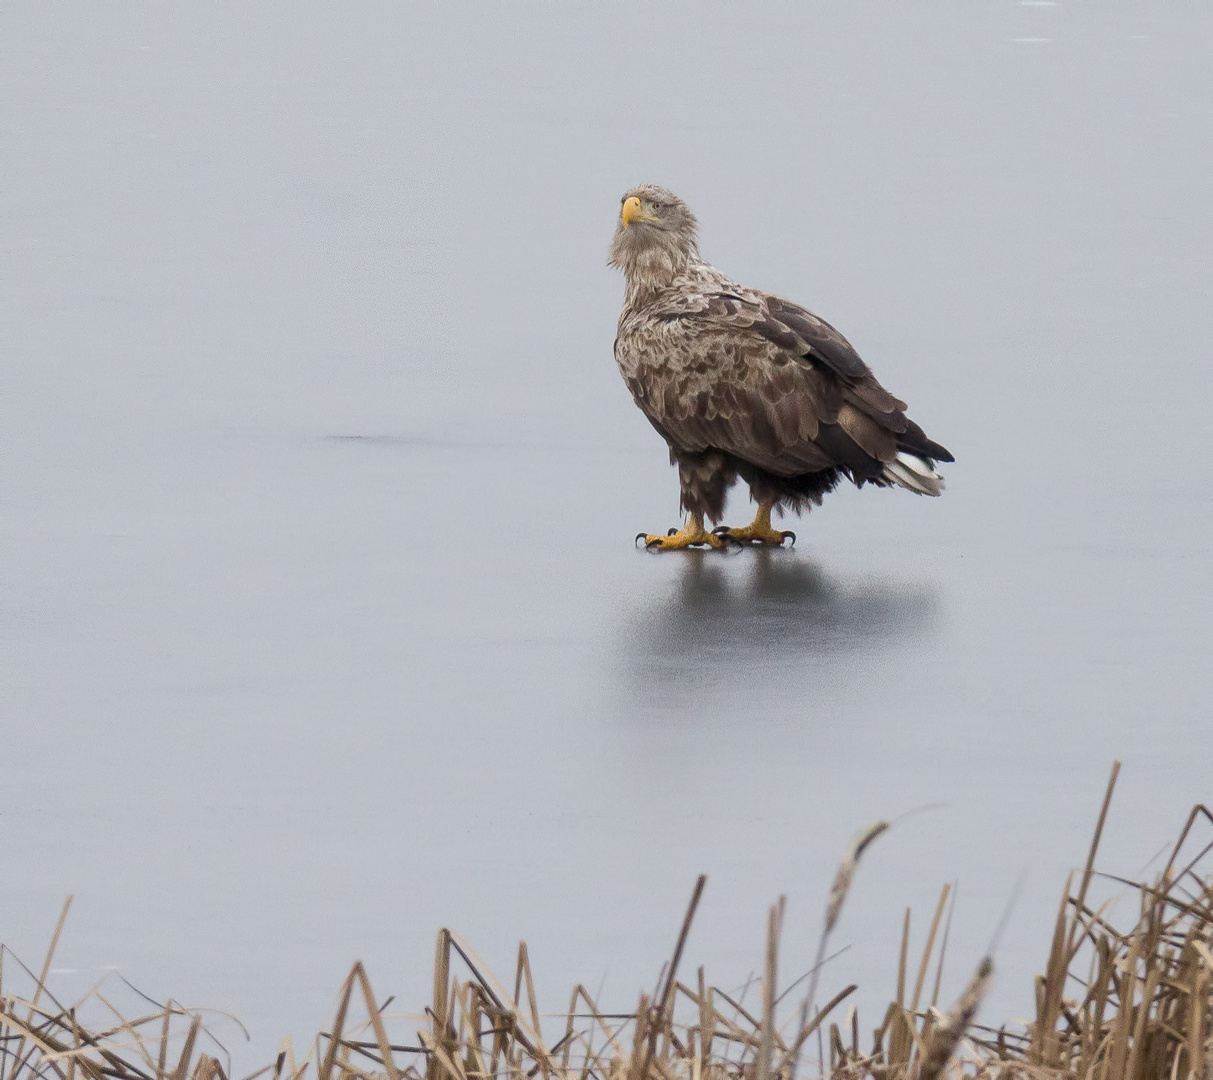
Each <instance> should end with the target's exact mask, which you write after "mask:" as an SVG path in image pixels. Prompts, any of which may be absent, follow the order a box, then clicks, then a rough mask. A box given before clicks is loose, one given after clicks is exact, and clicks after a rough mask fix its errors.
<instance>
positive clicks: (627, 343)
mask: <svg viewBox="0 0 1213 1080" xmlns="http://www.w3.org/2000/svg"><path fill="white" fill-rule="evenodd" d="M697 229H698V226H697V223H696V221H695V215H694V214H692V213H691V210H690V208H689V207H688V206H687V205H686V203H684V202H683V201H682V200H681V199H680V198H678V196H677V195H675V194H674V193H673V192H671V191H667V190H666V189H665V188H662V187H658V186H657V185H656V184H644V185H642V186H640V187H637V188H633V189H632V190H631V191H629V192H628V193H627V194H626V195H624V197H623V208H622V210H621V211H620V214H619V224H618V227H617V228H616V229H615V238H614V240H613V241H612V243H611V254H610V263H611V265H612V266H616V267H618V268H619V269H620V270H622V271H623V275H624V279H625V282H626V289H625V293H624V300H623V311H622V313H621V314H620V316H619V332H618V335H617V336H616V338H615V361H616V363H618V365H619V370H620V371H621V372H622V374H623V378H624V381H625V382H626V383H627V385H628V389H629V390H631V392H632V397H633V398H635V400H636V404H637V405H639V406H640V409H641V411H642V412H643V413H644V414H645V416H647V417H648V418H649V422H650V423H651V424H652V425H653V427H655V428H656V429H657V431H658V433H659V434H660V435H661V437H662V438H663V439H665V441H666V442H667V443H668V444H669V447H670V461H671V463H672V464H676V465H677V466H678V478H679V482H680V484H681V487H682V508H683V510H684V511H686V513H687V522H686V524H685V525H684V526H683V528H681V529H679V530H674V529H671V530H670V532H669V534H668V535H653V534H647V533H642V534H640V535H641V536H642V537H643V538H644V541H645V544H646V545H647V546H649V547H651V548H654V549H658V550H662V551H669V550H675V549H678V548H685V547H690V546H691V545H696V544H706V545H709V546H711V547H722V546H724V545H725V544H727V543H729V542H742V543H760V544H776V545H777V544H782V543H783V541H784V540H785V539H788V538H791V539H792V540H793V541H794V540H795V537H794V536H793V535H792V534H791V533H787V532H781V531H779V530H776V529H774V528H772V526H771V511H772V510H773V509H775V508H776V507H778V508H780V509H781V510H782V509H785V508H786V509H790V510H794V511H796V512H802V511H804V510H806V509H808V507H809V506H811V505H820V503H821V497H822V496H823V495H824V494H825V493H826V492H827V491H831V490H833V488H835V487H836V486H837V485H838V483H839V481H841V480H842V479H843V478H844V477H845V478H848V479H850V480H851V481H853V482H854V483H855V484H856V485H858V486H860V487H862V486H863V485H864V484H875V485H876V486H878V487H889V486H892V485H897V486H900V487H904V488H908V489H909V490H910V491H914V492H917V493H918V494H920V495H938V494H940V492H941V491H942V490H943V477H941V476H940V475H939V473H938V472H937V471H936V469H935V463H936V462H938V461H952V460H953V458H952V455H951V454H950V453H948V451H947V450H946V449H944V447H942V446H940V445H939V443H937V442H932V441H931V440H930V439H928V438H927V436H926V435H925V434H924V433H923V430H922V428H920V427H919V426H918V425H917V424H916V423H914V421H913V420H911V419H910V418H909V417H907V416H906V414H905V408H906V405H905V402H903V401H899V400H898V399H897V398H895V397H894V396H893V395H892V394H890V393H889V392H888V391H887V390H885V389H884V387H882V386H881V385H880V383H878V382H877V381H876V377H875V376H874V375H873V374H872V372H871V371H870V370H869V368H868V366H867V364H865V363H864V362H863V361H862V360H861V359H860V358H859V354H858V353H857V352H856V351H855V350H854V349H853V348H852V347H851V344H850V342H848V341H847V339H846V338H844V337H843V336H842V335H841V334H840V333H839V332H838V331H837V330H835V329H834V328H833V327H832V326H831V325H830V324H829V323H827V322H826V321H825V320H824V319H821V318H818V316H816V315H814V314H813V313H812V312H810V311H807V310H806V309H805V308H802V307H800V306H799V305H798V304H793V303H792V302H791V301H788V300H783V299H780V298H779V297H778V296H772V295H771V294H770V293H765V292H760V291H759V290H757V289H748V288H746V287H745V286H742V285H738V284H736V283H735V282H732V281H730V280H729V279H728V278H726V277H725V276H724V275H723V274H722V273H721V272H720V271H719V270H717V269H716V267H714V266H712V265H711V264H709V263H706V262H704V260H703V259H702V258H701V257H700V254H699V247H698V244H697V243H696V233H697ZM739 477H740V478H741V479H742V480H744V481H745V482H746V483H747V484H749V487H750V495H751V497H752V498H753V499H754V500H755V501H756V502H757V503H758V513H757V515H756V516H755V518H754V521H753V522H752V523H751V524H749V525H747V526H746V527H745V528H741V529H728V528H718V529H716V530H714V531H713V532H709V531H708V530H707V529H706V528H705V527H704V518H705V517H706V518H708V519H709V520H710V521H711V522H712V523H713V524H715V523H716V522H718V521H719V520H720V518H721V516H722V515H723V512H724V499H725V492H726V491H727V489H728V487H729V485H730V484H732V483H733V482H734V481H735V480H737V479H738V478H739ZM637 539H640V537H637Z"/></svg>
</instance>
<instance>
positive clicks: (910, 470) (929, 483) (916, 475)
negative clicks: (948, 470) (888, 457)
mask: <svg viewBox="0 0 1213 1080" xmlns="http://www.w3.org/2000/svg"><path fill="white" fill-rule="evenodd" d="M883 475H884V478H885V479H886V480H888V481H890V482H891V483H894V484H897V485H898V486H900V487H903V488H909V490H910V491H916V492H918V494H919V495H942V494H943V488H944V482H943V477H942V476H941V475H940V474H939V473H937V472H936V471H935V463H934V462H933V461H932V460H931V459H930V458H925V457H920V456H919V455H918V454H911V453H907V452H906V451H905V450H901V451H898V454H897V457H895V458H894V459H893V460H892V461H889V462H886V463H885V466H884V470H883Z"/></svg>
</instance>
